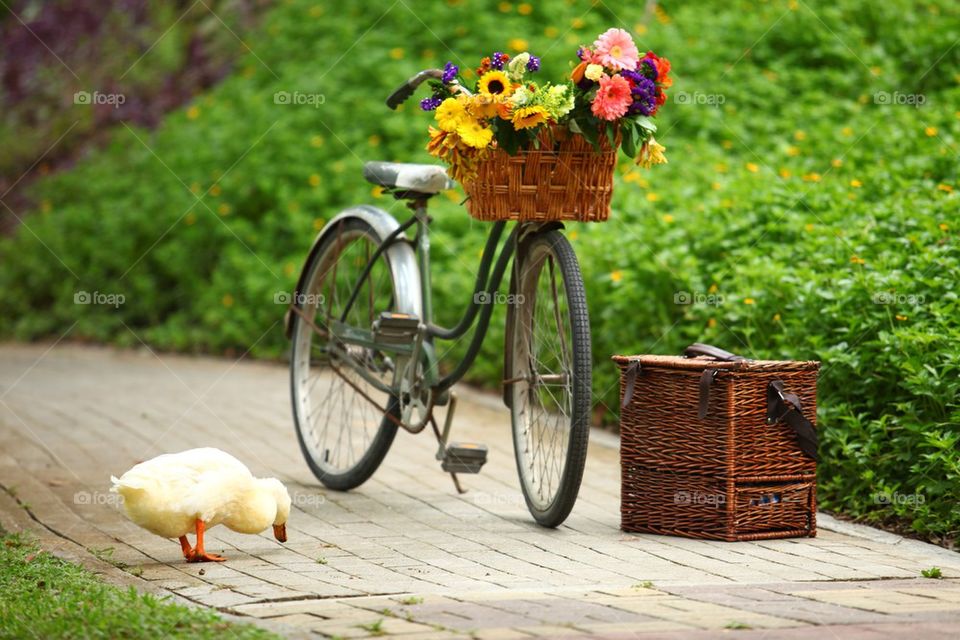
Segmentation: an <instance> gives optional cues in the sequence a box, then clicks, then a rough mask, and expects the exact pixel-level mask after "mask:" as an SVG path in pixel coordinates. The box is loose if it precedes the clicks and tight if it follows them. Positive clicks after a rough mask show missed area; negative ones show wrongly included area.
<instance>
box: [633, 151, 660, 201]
mask: <svg viewBox="0 0 960 640" xmlns="http://www.w3.org/2000/svg"><path fill="white" fill-rule="evenodd" d="M666 150H667V148H666V147H665V146H663V145H662V144H660V143H659V142H657V141H656V139H655V138H654V137H653V136H650V138H648V139H647V141H646V142H644V143H643V145H642V146H641V147H640V150H639V151H638V152H637V159H636V163H637V164H638V165H640V166H641V167H643V168H644V169H649V168H650V167H652V166H653V165H655V164H666V163H667V156H665V155H664V153H663V152H664V151H666ZM648 199H649V196H648Z"/></svg>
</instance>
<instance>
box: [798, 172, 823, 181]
mask: <svg viewBox="0 0 960 640" xmlns="http://www.w3.org/2000/svg"><path fill="white" fill-rule="evenodd" d="M821 177H822V176H821V175H820V174H819V173H817V172H816V171H814V172H813V173H808V174H806V175H805V176H803V180H804V182H820V178H821Z"/></svg>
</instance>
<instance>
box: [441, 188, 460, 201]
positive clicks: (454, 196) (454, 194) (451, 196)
mask: <svg viewBox="0 0 960 640" xmlns="http://www.w3.org/2000/svg"><path fill="white" fill-rule="evenodd" d="M443 195H444V196H446V198H447V200H449V201H450V202H460V200H461V197H460V192H459V191H457V190H456V189H447V190H446V191H444V192H443Z"/></svg>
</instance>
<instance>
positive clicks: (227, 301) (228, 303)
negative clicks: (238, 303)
mask: <svg viewBox="0 0 960 640" xmlns="http://www.w3.org/2000/svg"><path fill="white" fill-rule="evenodd" d="M220 302H222V303H223V306H225V307H232V306H233V296H232V295H230V294H229V293H228V294H226V295H224V296H223V299H221V300H220Z"/></svg>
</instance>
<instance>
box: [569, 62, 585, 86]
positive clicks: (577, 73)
mask: <svg viewBox="0 0 960 640" xmlns="http://www.w3.org/2000/svg"><path fill="white" fill-rule="evenodd" d="M586 70H587V63H586V62H581V63H580V64H578V65H577V66H576V67H574V68H573V73H571V74H570V79H571V80H573V81H574V82H580V81H581V80H583V72H584V71H586Z"/></svg>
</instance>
